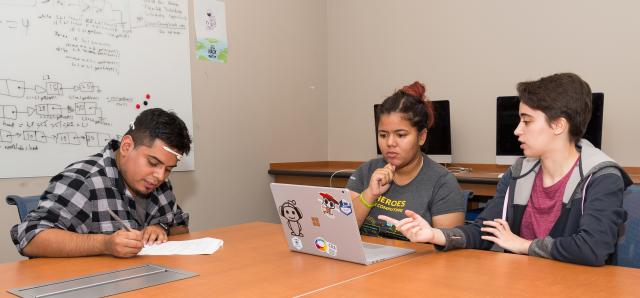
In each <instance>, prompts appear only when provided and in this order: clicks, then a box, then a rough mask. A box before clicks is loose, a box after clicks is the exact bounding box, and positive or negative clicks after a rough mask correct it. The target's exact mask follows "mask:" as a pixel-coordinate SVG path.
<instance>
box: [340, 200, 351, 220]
mask: <svg viewBox="0 0 640 298" xmlns="http://www.w3.org/2000/svg"><path fill="white" fill-rule="evenodd" d="M340 212H342V213H343V214H344V215H347V216H348V215H349V214H351V213H352V212H353V207H351V203H349V202H347V201H345V200H340Z"/></svg>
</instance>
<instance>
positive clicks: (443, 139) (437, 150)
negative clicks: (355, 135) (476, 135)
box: [373, 100, 452, 163]
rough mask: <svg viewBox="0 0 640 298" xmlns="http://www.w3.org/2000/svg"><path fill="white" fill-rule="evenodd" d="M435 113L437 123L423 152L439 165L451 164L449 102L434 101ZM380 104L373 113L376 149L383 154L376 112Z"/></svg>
mask: <svg viewBox="0 0 640 298" xmlns="http://www.w3.org/2000/svg"><path fill="white" fill-rule="evenodd" d="M431 102H432V104H433V111H434V113H435V118H436V121H435V122H434V123H433V127H431V128H430V129H429V130H428V133H427V141H426V142H425V143H424V145H423V146H422V148H421V150H422V152H425V153H426V154H427V155H429V157H430V158H431V159H433V160H434V161H435V162H438V163H451V161H452V158H451V120H450V109H449V101H448V100H434V101H431ZM378 106H379V104H376V105H374V106H373V113H374V116H375V117H374V119H375V136H376V149H377V152H378V154H381V153H382V152H381V151H380V147H379V146H378V120H379V119H378V118H377V117H378V115H377V113H376V110H377V109H378Z"/></svg>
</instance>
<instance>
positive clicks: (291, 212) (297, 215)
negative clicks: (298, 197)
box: [280, 200, 304, 237]
mask: <svg viewBox="0 0 640 298" xmlns="http://www.w3.org/2000/svg"><path fill="white" fill-rule="evenodd" d="M280 216H282V217H284V218H285V219H286V220H287V226H289V230H291V235H293V236H300V237H304V235H303V234H302V225H301V224H300V220H301V219H302V211H300V208H298V207H297V206H296V201H294V200H288V201H286V202H284V203H282V205H281V206H280Z"/></svg>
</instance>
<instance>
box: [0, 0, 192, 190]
mask: <svg viewBox="0 0 640 298" xmlns="http://www.w3.org/2000/svg"><path fill="white" fill-rule="evenodd" d="M189 50H190V48H189V20H188V1H187V0H131V1H130V0H0V178H8V177H32V176H52V175H55V174H57V173H59V172H60V171H61V170H62V169H63V168H64V167H66V166H67V165H69V164H70V163H72V162H74V161H78V160H81V159H83V158H84V157H86V156H89V155H93V154H95V153H97V152H99V151H101V150H102V148H103V147H104V146H105V145H106V144H107V142H108V141H109V140H111V139H114V138H115V139H119V138H120V137H121V136H122V135H123V134H124V133H125V132H126V130H127V128H128V126H129V123H130V122H132V121H133V120H134V119H135V117H136V116H137V115H138V114H139V113H140V112H142V111H143V110H145V109H149V108H156V107H160V108H163V109H166V110H172V111H175V112H176V113H177V114H178V116H179V117H180V118H182V119H183V120H184V122H185V123H186V125H187V127H188V128H189V131H190V132H191V133H192V132H193V119H192V118H193V117H192V109H191V106H192V104H191V78H190V75H191V72H190V60H189V58H190V57H189ZM193 169H194V153H193V151H192V152H191V154H189V156H188V157H187V158H184V159H183V160H182V161H180V162H179V165H178V167H177V170H193Z"/></svg>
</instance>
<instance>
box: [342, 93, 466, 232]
mask: <svg viewBox="0 0 640 298" xmlns="http://www.w3.org/2000/svg"><path fill="white" fill-rule="evenodd" d="M425 92H426V89H425V87H424V85H423V84H422V83H420V82H414V83H413V84H411V85H408V86H405V87H403V88H402V89H400V90H398V91H397V92H395V93H394V94H392V95H391V96H389V97H388V98H386V99H385V100H384V101H383V102H382V104H381V105H379V106H378V108H377V110H376V119H377V121H378V123H377V125H378V132H377V133H378V146H379V147H380V151H381V152H382V158H376V159H372V160H370V161H368V162H366V163H364V164H363V165H361V166H360V167H359V168H358V169H357V170H356V172H355V173H354V174H353V175H352V176H351V177H350V178H349V182H348V183H347V188H348V189H349V190H351V196H352V198H353V202H354V203H353V204H354V208H355V213H356V219H357V221H358V224H359V225H360V231H361V233H362V234H365V235H370V236H382V237H386V238H396V239H403V240H407V239H406V238H405V237H404V236H403V235H402V233H400V232H399V231H396V229H395V227H394V226H390V225H387V224H386V222H384V221H382V220H379V219H378V216H379V215H386V216H389V217H392V218H402V217H404V211H405V210H413V211H416V212H418V213H419V214H420V215H421V216H422V217H423V218H425V219H426V220H427V221H428V222H429V223H430V224H433V225H434V226H435V227H441V228H445V227H454V226H457V225H460V224H463V223H464V211H465V209H466V206H465V205H464V204H465V202H464V198H463V195H462V191H461V190H460V186H459V185H458V182H457V180H456V179H455V177H454V176H453V175H452V174H451V173H449V171H447V170H446V169H445V168H444V167H442V166H441V165H439V164H437V163H436V162H434V161H433V160H431V159H430V158H429V157H428V156H427V155H426V154H424V153H422V151H421V150H420V148H421V147H422V145H423V144H424V143H425V142H426V140H427V138H428V136H429V133H428V131H429V128H430V127H431V126H432V125H433V122H434V120H435V119H434V112H433V107H432V105H431V102H430V101H429V100H428V99H427V98H426V96H425Z"/></svg>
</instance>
